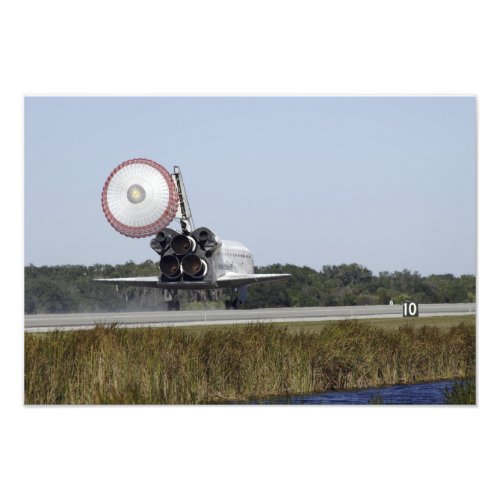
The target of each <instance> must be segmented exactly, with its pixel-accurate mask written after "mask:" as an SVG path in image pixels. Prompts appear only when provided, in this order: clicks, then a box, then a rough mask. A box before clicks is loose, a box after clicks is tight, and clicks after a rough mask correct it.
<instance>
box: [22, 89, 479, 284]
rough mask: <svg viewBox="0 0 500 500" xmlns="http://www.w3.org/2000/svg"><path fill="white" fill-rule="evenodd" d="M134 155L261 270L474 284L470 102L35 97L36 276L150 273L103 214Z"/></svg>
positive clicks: (140, 253)
mask: <svg viewBox="0 0 500 500" xmlns="http://www.w3.org/2000/svg"><path fill="white" fill-rule="evenodd" d="M139 157H143V158H149V159H151V160H154V161H156V162H158V163H160V164H162V165H163V166H164V167H166V168H167V170H170V171H172V167H173V165H179V166H180V167H181V169H182V173H183V178H184V183H185V185H186V190H187V193H188V196H189V202H190V205H191V209H192V211H193V217H194V222H195V224H196V225H197V226H201V225H203V226H207V227H209V228H210V229H212V230H213V231H214V232H215V233H216V234H218V235H219V236H220V237H221V238H224V239H232V240H239V241H241V242H243V243H244V244H245V245H247V246H248V247H249V248H250V249H251V250H252V252H253V253H254V259H255V263H256V265H267V264H272V263H277V262H279V263H291V264H296V265H300V266H302V265H307V266H311V267H313V268H315V269H317V270H319V269H321V267H322V266H323V265H325V264H330V265H338V264H341V263H352V262H357V263H359V264H362V265H364V266H366V267H368V268H369V269H371V270H372V271H374V272H375V273H378V272H379V271H384V270H387V271H394V270H402V269H404V268H407V269H410V270H412V271H419V272H420V273H421V274H423V275H428V274H432V273H437V274H442V273H453V274H455V275H460V274H475V273H476V100H475V98H474V97H27V98H26V99H25V263H26V264H29V263H32V264H34V265H60V264H85V265H89V264H95V263H111V264H116V263H124V262H126V261H127V260H134V261H135V262H142V261H144V260H146V259H155V257H156V254H155V253H154V252H153V250H151V249H150V247H149V238H146V239H139V240H137V239H131V238H126V237H125V236H122V235H120V234H119V233H118V232H116V231H115V230H114V229H113V228H112V227H111V226H110V225H109V224H108V222H107V221H106V219H105V217H104V215H103V213H102V209H101V204H100V196H101V191H102V187H103V184H104V182H105V180H106V178H107V176H108V175H109V173H110V172H111V170H112V169H113V168H115V167H116V166H118V165H119V164H120V163H121V162H123V161H125V160H128V159H131V158H139ZM173 227H174V228H177V227H178V226H177V224H174V225H173Z"/></svg>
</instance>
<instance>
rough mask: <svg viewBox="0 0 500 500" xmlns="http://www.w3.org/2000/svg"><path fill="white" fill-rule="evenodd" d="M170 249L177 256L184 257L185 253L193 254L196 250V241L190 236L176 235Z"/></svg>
mask: <svg viewBox="0 0 500 500" xmlns="http://www.w3.org/2000/svg"><path fill="white" fill-rule="evenodd" d="M171 247H172V250H173V251H174V253H176V254H177V255H186V254H187V253H189V252H194V251H195V250H196V241H195V239H194V238H192V237H191V236H186V235H185V234H178V235H177V236H175V237H174V239H173V240H172V243H171Z"/></svg>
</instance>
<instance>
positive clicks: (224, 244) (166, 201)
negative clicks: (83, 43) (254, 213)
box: [95, 158, 291, 310]
mask: <svg viewBox="0 0 500 500" xmlns="http://www.w3.org/2000/svg"><path fill="white" fill-rule="evenodd" d="M101 203H102V209H103V211H104V215H105V216H106V219H107V220H108V222H109V223H110V224H111V225H112V226H113V228H114V229H116V230H117V231H118V232H119V233H121V234H123V235H124V236H128V237H130V238H145V237H148V236H153V238H152V239H151V242H150V246H151V248H152V249H153V250H154V251H155V252H156V253H157V254H158V256H159V263H158V265H159V274H158V276H145V277H139V278H112V279H98V280H95V281H99V282H101V283H109V284H116V285H119V284H124V285H131V286H147V287H156V288H161V289H163V290H165V292H164V294H165V298H166V300H167V299H168V300H167V305H168V308H169V309H174V310H179V309H180V302H179V300H178V299H177V295H178V291H179V290H216V289H221V288H224V289H225V290H226V291H227V292H228V295H229V299H228V300H227V301H226V308H228V309H229V308H237V307H238V306H239V305H240V304H241V303H242V302H244V301H245V300H246V297H247V290H246V287H247V286H248V285H249V284H252V283H260V282H263V281H273V280H278V279H283V278H287V277H289V276H291V275H290V274H254V263H253V256H252V253H251V252H250V250H248V248H246V247H245V246H244V245H243V244H241V243H239V242H237V241H228V240H222V239H220V238H219V237H218V236H217V235H216V234H215V233H214V232H213V231H211V230H210V229H208V228H207V227H198V228H195V226H194V223H193V218H192V215H191V210H190V208H189V202H188V199H187V195H186V190H185V188H184V183H183V181H182V175H181V171H180V168H179V167H174V173H173V174H170V173H169V172H168V171H167V170H166V169H165V168H164V167H162V166H161V165H159V164H158V163H156V162H154V161H151V160H146V159H144V158H139V159H134V160H128V161H126V162H123V163H122V164H121V165H119V166H118V167H116V168H115V169H114V170H113V171H112V172H111V174H110V175H109V177H108V178H107V180H106V183H105V184H104V188H103V190H102V196H101ZM174 219H177V220H178V221H179V222H180V230H175V229H172V228H170V227H168V226H169V225H170V223H171V222H172V221H173V220H174Z"/></svg>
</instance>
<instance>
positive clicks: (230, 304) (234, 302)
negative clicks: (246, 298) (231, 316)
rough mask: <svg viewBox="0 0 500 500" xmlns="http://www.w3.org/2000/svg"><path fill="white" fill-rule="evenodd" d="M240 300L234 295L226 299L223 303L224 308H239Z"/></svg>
mask: <svg viewBox="0 0 500 500" xmlns="http://www.w3.org/2000/svg"><path fill="white" fill-rule="evenodd" d="M241 304H242V302H241V300H240V298H239V297H235V298H234V299H229V300H226V302H225V305H226V309H239V308H240V306H241Z"/></svg>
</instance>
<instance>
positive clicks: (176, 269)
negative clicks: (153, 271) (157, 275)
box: [160, 255, 182, 280]
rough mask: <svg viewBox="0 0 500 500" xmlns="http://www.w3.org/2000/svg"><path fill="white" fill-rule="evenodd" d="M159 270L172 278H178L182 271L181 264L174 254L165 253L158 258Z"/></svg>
mask: <svg viewBox="0 0 500 500" xmlns="http://www.w3.org/2000/svg"><path fill="white" fill-rule="evenodd" d="M160 270H161V272H162V273H163V274H164V275H165V276H167V278H170V279H172V280H174V279H177V278H180V276H181V273H182V268H181V264H180V262H179V259H178V258H177V257H176V256H175V255H167V256H166V257H163V258H162V259H161V260H160Z"/></svg>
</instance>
